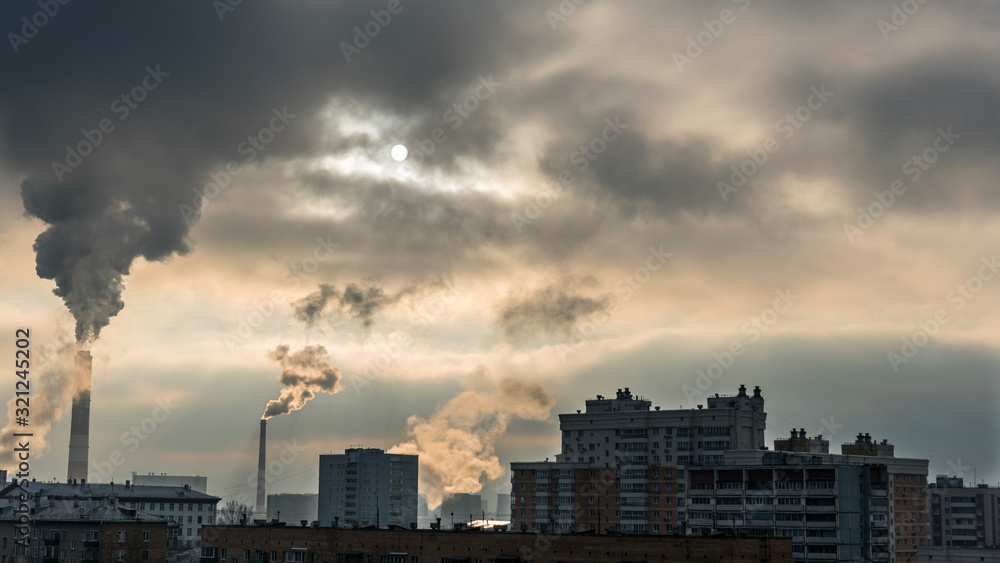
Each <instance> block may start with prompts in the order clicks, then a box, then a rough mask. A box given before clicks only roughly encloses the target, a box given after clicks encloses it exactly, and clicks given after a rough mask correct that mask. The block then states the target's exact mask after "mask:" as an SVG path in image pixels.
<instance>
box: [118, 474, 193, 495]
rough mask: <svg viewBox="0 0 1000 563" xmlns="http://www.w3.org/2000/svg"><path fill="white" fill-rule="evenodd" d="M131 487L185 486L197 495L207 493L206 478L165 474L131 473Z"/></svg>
mask: <svg viewBox="0 0 1000 563" xmlns="http://www.w3.org/2000/svg"><path fill="white" fill-rule="evenodd" d="M132 484H133V485H155V486H157V487H183V486H184V485H187V486H188V487H191V488H192V489H194V490H196V491H198V492H199V493H207V492H208V477H202V476H201V475H167V474H166V473H160V474H154V473H148V474H145V475H143V474H140V473H136V472H135V471H133V472H132Z"/></svg>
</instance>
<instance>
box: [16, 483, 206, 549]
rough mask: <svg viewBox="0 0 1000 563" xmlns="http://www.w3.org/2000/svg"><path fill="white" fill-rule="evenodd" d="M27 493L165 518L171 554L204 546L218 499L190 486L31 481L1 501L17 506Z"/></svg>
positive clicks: (42, 497)
mask: <svg viewBox="0 0 1000 563" xmlns="http://www.w3.org/2000/svg"><path fill="white" fill-rule="evenodd" d="M22 490H24V491H25V492H27V493H28V494H30V495H31V496H32V498H33V499H36V502H37V501H38V500H88V499H116V500H117V502H118V503H119V505H120V506H122V507H124V508H129V509H133V510H138V511H140V512H145V513H148V514H151V515H153V516H155V517H159V518H163V519H164V520H166V521H167V522H168V524H170V533H171V536H170V537H169V538H168V540H167V547H168V548H169V549H171V550H186V549H194V548H197V547H198V546H199V545H201V528H202V526H203V525H206V524H214V523H215V511H216V507H217V505H218V503H219V500H220V499H219V497H214V496H211V495H207V494H205V493H200V492H198V491H195V490H193V489H191V488H190V487H188V486H182V487H161V486H155V485H136V484H134V483H132V482H131V481H129V480H126V481H125V483H124V484H121V483H119V484H115V483H87V482H86V481H74V482H70V483H48V482H42V481H31V482H30V483H28V486H27V487H25V488H24V489H22V488H21V487H20V485H18V484H15V483H11V484H9V485H7V487H5V488H4V489H3V490H2V491H0V501H6V502H14V501H16V499H17V497H18V495H19V494H20V493H21V491H22Z"/></svg>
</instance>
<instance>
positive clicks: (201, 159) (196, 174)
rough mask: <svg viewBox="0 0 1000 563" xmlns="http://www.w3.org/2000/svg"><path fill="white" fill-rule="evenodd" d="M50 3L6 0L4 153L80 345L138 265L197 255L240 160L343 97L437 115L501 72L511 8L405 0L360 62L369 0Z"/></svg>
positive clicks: (305, 144) (298, 139) (306, 148)
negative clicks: (350, 47) (347, 50)
mask: <svg viewBox="0 0 1000 563" xmlns="http://www.w3.org/2000/svg"><path fill="white" fill-rule="evenodd" d="M50 4H52V6H55V8H53V9H56V10H57V11H58V13H57V14H56V15H53V14H52V13H51V12H50V13H49V16H46V13H45V11H41V10H40V9H39V7H38V4H37V3H20V2H0V21H3V22H7V23H10V26H9V27H8V28H5V29H6V31H9V32H10V33H9V34H8V37H7V39H11V41H8V42H9V43H11V45H5V48H4V49H0V68H2V69H3V77H4V85H5V86H6V87H3V88H0V162H2V164H3V169H4V171H5V172H6V173H10V174H14V175H16V177H17V178H18V179H20V180H22V182H21V184H20V195H21V199H22V200H23V203H24V209H25V212H26V213H27V214H28V215H30V216H32V217H36V218H38V219H40V220H41V221H43V222H44V223H46V227H47V229H46V230H45V231H44V232H42V234H41V235H39V237H38V238H37V240H36V241H35V245H34V249H35V251H36V252H37V258H36V270H37V273H38V275H39V276H40V277H42V278H43V279H49V280H53V281H54V282H55V289H54V292H55V294H56V295H58V296H59V297H61V298H62V299H63V300H64V301H65V304H66V306H67V307H68V308H69V310H70V311H71V312H72V314H73V315H74V318H75V320H76V331H75V332H76V337H77V339H78V341H80V342H88V341H92V340H94V339H96V338H98V337H99V335H100V333H101V330H102V329H103V328H104V327H106V326H107V325H108V323H109V321H110V319H111V318H112V317H114V316H115V315H117V314H118V313H119V312H120V311H121V310H122V308H123V307H124V302H123V299H122V290H123V289H124V284H123V279H124V278H125V277H126V276H128V275H129V273H130V271H131V270H132V267H133V265H134V264H135V262H136V260H140V259H145V260H147V261H154V262H156V261H164V260H168V259H170V258H171V257H173V256H178V255H184V254H186V253H188V252H189V248H190V245H189V241H188V236H189V229H190V226H191V224H193V223H194V222H195V221H197V220H198V218H199V217H200V216H201V214H202V207H203V205H206V204H210V205H215V204H214V203H211V200H212V198H213V197H214V195H208V196H204V195H202V194H215V195H218V194H219V193H220V191H222V193H226V192H225V190H227V189H228V190H232V188H233V185H234V184H235V182H230V181H229V179H227V177H228V176H229V174H230V173H229V172H228V171H229V170H231V168H230V167H229V165H230V164H233V163H238V164H239V165H240V166H252V165H256V164H258V163H262V162H264V161H265V160H268V159H283V158H290V157H296V158H297V157H300V156H302V155H312V154H315V151H317V150H318V149H319V148H320V147H322V146H323V143H324V142H325V141H323V138H324V136H326V135H328V134H332V133H329V132H328V131H321V130H320V129H319V128H318V127H313V126H312V125H310V124H311V123H316V120H315V118H316V116H317V115H318V114H319V113H320V112H321V111H323V110H324V108H326V107H328V106H329V104H330V103H331V101H334V100H335V101H340V102H350V101H353V100H364V101H365V103H366V104H371V106H372V107H378V108H380V109H381V110H384V111H386V112H388V113H394V114H401V115H416V116H430V115H435V114H436V115H439V114H440V111H441V110H440V109H438V108H440V107H442V106H443V105H445V101H448V102H450V98H451V94H452V92H455V91H456V89H457V88H459V87H460V86H462V85H464V84H467V83H468V81H469V80H470V78H471V77H474V76H476V73H478V72H482V70H481V69H482V68H491V69H499V68H501V66H502V65H501V64H500V63H499V62H497V59H498V58H499V57H500V54H502V53H505V52H506V50H503V49H500V48H499V46H500V45H503V44H504V43H506V30H508V29H509V27H510V26H511V25H512V22H513V20H514V17H513V16H508V15H507V14H508V12H509V10H510V8H508V7H507V6H506V5H505V6H503V7H502V8H501V7H499V6H495V5H492V4H489V3H483V4H477V5H471V4H469V3H467V2H463V1H461V0H448V2H447V3H446V4H447V5H445V2H442V3H434V4H433V5H431V4H420V3H413V4H409V3H406V4H405V14H399V15H398V18H397V17H395V16H394V17H393V25H392V28H391V29H392V33H385V34H382V35H380V37H379V40H378V41H373V42H372V44H371V45H369V46H368V47H367V48H365V50H364V53H363V55H359V56H357V57H355V59H357V61H355V64H353V65H350V63H351V62H352V60H353V59H349V58H346V57H345V56H344V55H343V53H342V50H341V44H342V43H343V42H344V41H345V40H347V41H350V38H351V37H353V36H354V34H355V31H354V30H355V29H356V28H357V26H361V27H364V26H365V25H366V22H369V21H370V20H371V18H372V15H371V6H368V5H367V3H352V2H318V3H317V2H308V3H301V4H300V3H294V4H282V5H278V4H268V3H244V4H242V5H240V6H239V7H234V6H229V5H225V3H223V2H215V3H200V2H120V1H119V2H87V3H79V4H76V3H74V5H73V6H62V4H63V3H60V5H59V6H56V4H54V3H50ZM46 10H48V8H46ZM383 11H384V10H383ZM71 12H72V13H71ZM442 14H445V15H446V16H447V18H448V20H449V25H447V26H445V28H444V30H442V29H441V28H440V23H441V17H442ZM43 17H44V18H45V19H46V21H48V20H49V19H51V20H52V21H51V22H50V23H48V24H47V25H46V24H38V23H37V22H38V21H39V18H43ZM397 19H398V20H399V21H401V22H402V21H405V22H406V23H405V24H403V23H400V24H397V23H395V22H396V21H397ZM31 21H34V22H36V23H34V24H32V23H31ZM35 26H38V27H35ZM43 26H44V29H41V27H43ZM24 29H30V30H33V31H24ZM164 29H183V30H184V33H182V34H171V33H162V30H164ZM431 29H433V30H435V31H434V33H433V34H429V33H428V30H431ZM22 34H23V35H25V37H21V35H22ZM13 35H17V36H18V37H19V39H12V37H13ZM290 38H294V40H290ZM415 45H419V46H420V48H419V49H415V48H413V47H414V46H415ZM349 65H350V66H349ZM13 85H16V87H13ZM445 94H447V98H445V99H444V100H442V99H441V98H442V96H444V95H445ZM276 116H281V117H280V120H279V117H276ZM292 119H294V121H290V120H292ZM266 127H275V129H274V130H273V131H272V132H273V133H274V134H273V138H274V142H273V143H270V144H268V145H267V146H266V147H265V148H263V149H259V148H258V149H255V150H256V151H257V152H254V153H253V155H252V156H249V157H247V151H246V149H245V148H244V149H243V150H242V151H241V150H240V148H239V147H241V146H243V147H245V145H243V144H241V143H245V142H246V141H247V140H248V138H249V136H256V135H257V134H258V132H259V131H262V130H263V128H266ZM277 127H281V130H280V132H277V131H278V130H277V129H276V128H277ZM262 138H263V136H262ZM330 142H331V144H332V145H335V146H354V144H355V143H353V142H351V141H350V140H349V139H347V138H346V137H342V138H338V139H333V140H332V141H330ZM376 142H381V141H380V140H376ZM254 143H257V141H256V140H255V141H254ZM338 143H340V144H339V145H338ZM255 146H257V147H260V146H262V145H260V144H257V145H255ZM454 146H455V147H456V149H457V148H460V146H459V145H457V144H456V145H454ZM209 182H215V183H216V185H215V186H214V187H210V186H209ZM220 185H221V188H220ZM0 189H5V188H4V187H2V186H0ZM206 197H208V198H209V199H205V198H206Z"/></svg>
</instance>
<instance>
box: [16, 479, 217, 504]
mask: <svg viewBox="0 0 1000 563" xmlns="http://www.w3.org/2000/svg"><path fill="white" fill-rule="evenodd" d="M21 490H22V487H21V485H20V484H17V483H11V484H9V485H7V486H6V487H4V489H3V490H2V491H0V498H4V497H6V498H9V497H11V496H15V495H17V494H19V493H20V491H21ZM24 490H25V491H26V492H28V494H30V495H31V496H33V497H36V498H38V497H51V498H53V499H86V498H95V497H117V498H119V499H125V500H130V499H137V500H138V499H156V500H163V501H165V502H176V501H177V500H183V501H190V502H212V501H214V502H218V501H219V500H221V499H220V498H219V497H214V496H212V495H208V494H205V493H201V492H198V491H196V490H194V489H192V488H190V487H187V486H184V487H169V486H159V485H135V484H132V483H129V484H127V485H126V484H119V483H47V482H44V481H31V482H29V483H28V486H27V487H25V488H24Z"/></svg>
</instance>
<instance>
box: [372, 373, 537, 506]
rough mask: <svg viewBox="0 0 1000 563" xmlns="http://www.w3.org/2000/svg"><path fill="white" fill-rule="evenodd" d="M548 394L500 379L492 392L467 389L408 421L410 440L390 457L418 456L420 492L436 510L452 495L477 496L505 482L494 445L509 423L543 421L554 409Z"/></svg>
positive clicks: (533, 385)
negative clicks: (490, 483)
mask: <svg viewBox="0 0 1000 563" xmlns="http://www.w3.org/2000/svg"><path fill="white" fill-rule="evenodd" d="M555 401H556V400H555V393H554V392H553V390H552V389H550V388H548V387H544V386H542V385H539V384H537V383H530V382H527V381H522V380H520V379H514V378H508V379H503V380H501V381H500V383H499V384H498V385H497V387H496V388H495V389H489V390H477V389H467V390H465V391H463V392H461V393H459V394H458V395H457V396H455V397H454V398H452V399H451V400H450V401H448V402H447V403H445V404H444V405H443V406H442V407H441V408H439V409H438V410H437V411H436V412H435V413H434V414H432V415H431V416H430V418H426V419H424V418H421V417H419V416H411V417H410V418H409V419H408V420H407V430H406V432H407V434H408V435H409V436H410V440H409V441H407V442H403V443H401V444H397V445H396V446H393V448H392V449H391V450H389V451H390V452H391V453H399V454H411V455H412V454H417V455H419V456H420V490H421V491H422V492H424V493H425V494H426V496H427V507H428V508H430V509H432V510H433V509H435V508H437V507H438V506H440V505H441V503H442V502H444V500H445V499H446V498H448V497H449V496H451V495H452V494H455V493H476V492H478V491H479V490H481V489H482V488H483V477H485V478H486V479H488V480H493V479H499V478H501V477H503V474H504V470H503V467H502V466H501V465H500V460H499V459H498V458H497V456H496V454H494V445H495V444H496V442H497V440H499V439H500V438H501V437H502V436H503V434H504V432H506V431H507V425H508V424H509V423H510V421H511V419H512V418H515V417H516V418H521V419H524V420H545V419H546V418H548V416H549V411H550V410H551V409H552V406H553V405H555Z"/></svg>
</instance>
